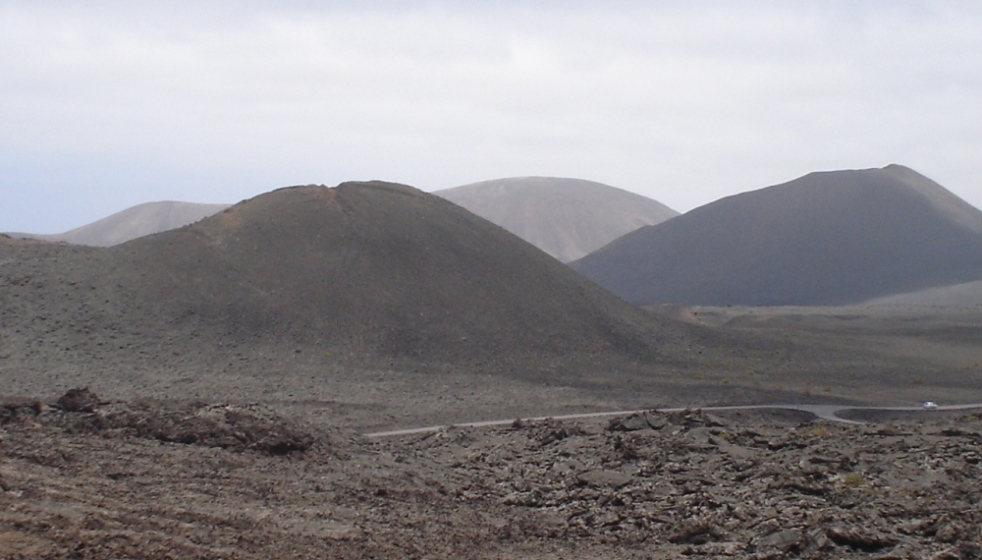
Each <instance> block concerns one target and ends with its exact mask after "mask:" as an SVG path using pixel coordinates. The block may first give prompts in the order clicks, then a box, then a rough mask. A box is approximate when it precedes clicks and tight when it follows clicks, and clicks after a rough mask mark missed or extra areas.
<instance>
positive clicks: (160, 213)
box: [11, 201, 229, 247]
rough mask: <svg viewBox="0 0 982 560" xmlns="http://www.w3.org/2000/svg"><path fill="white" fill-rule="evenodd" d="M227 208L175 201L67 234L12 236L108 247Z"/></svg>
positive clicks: (134, 210)
mask: <svg viewBox="0 0 982 560" xmlns="http://www.w3.org/2000/svg"><path fill="white" fill-rule="evenodd" d="M228 207H229V205H228V204H200V203H195V202H176V201H163V202H147V203H145V204H138V205H136V206H133V207H131V208H127V209H126V210H123V211H121V212H117V213H115V214H112V215H111V216H107V217H105V218H103V219H101V220H98V221H95V222H92V223H91V224H87V225H84V226H81V227H77V228H75V229H73V230H70V231H66V232H64V233H55V234H50V235H47V234H32V233H22V234H11V235H13V236H15V237H29V238H32V239H43V240H45V241H64V242H67V243H72V244H74V245H92V246H95V247H109V246H112V245H118V244H120V243H124V242H126V241H129V240H131V239H136V238H137V237H143V236H145V235H151V234H154V233H160V232H162V231H167V230H171V229H177V228H179V227H183V226H186V225H188V224H192V223H194V222H197V221H198V220H201V219H203V218H207V217H208V216H211V215H213V214H217V213H219V212H221V211H222V210H224V209H226V208H228Z"/></svg>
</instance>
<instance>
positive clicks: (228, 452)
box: [0, 395, 982, 559]
mask: <svg viewBox="0 0 982 560" xmlns="http://www.w3.org/2000/svg"><path fill="white" fill-rule="evenodd" d="M83 396H84V395H83ZM70 410H75V411H70ZM0 411H2V413H0V451H2V454H0V457H2V459H0V489H2V491H0V504H2V507H0V557H3V558H89V559H97V558H121V557H145V558H149V557H152V558H611V557H619V558H682V557H691V556H697V557H704V558H789V557H791V558H939V559H940V558H978V557H979V556H980V554H982V539H980V534H979V532H978V527H979V526H980V524H982V505H980V498H982V495H980V492H982V489H980V487H979V486H978V483H977V481H978V479H979V476H980V475H982V420H980V418H979V417H978V416H958V417H953V418H952V417H938V418H937V419H936V420H931V421H927V422H918V423H911V422H891V423H887V424H870V425H865V426H859V427H855V426H842V425H836V424H827V423H820V422H810V421H808V420H807V419H806V418H804V417H802V416H800V415H797V414H792V413H774V414H764V413H761V412H741V413H729V414H727V415H725V416H714V415H709V414H705V413H700V412H698V411H692V412H685V413H680V414H672V415H662V414H654V413H650V414H648V415H642V416H637V417H627V418H617V419H614V420H612V421H610V422H608V423H599V422H593V423H573V422H557V421H545V422H536V423H522V422H516V423H515V424H514V425H512V426H510V427H506V428H497V429H459V428H451V429H448V430H445V431H442V432H439V433H435V434H429V435H425V436H413V437H406V438H396V439H380V440H366V439H363V438H361V437H358V436H357V435H355V434H353V433H350V432H342V431H338V430H325V429H323V428H318V427H316V426H313V425H310V424H306V423H302V422H298V421H296V420H291V419H289V418H284V417H282V416H280V415H278V414H277V413H275V412H274V411H272V410H270V409H268V408H266V407H262V406H258V405H251V406H245V405H228V404H219V403H210V404H206V403H188V402H182V403H177V402H161V401H141V402H114V403H103V402H101V400H100V399H98V398H97V397H94V396H93V397H92V398H88V399H81V400H79V399H78V398H76V399H74V400H72V399H67V400H66V399H62V401H61V403H60V404H58V403H51V404H43V403H37V402H29V401H22V402H8V403H7V404H6V405H4V406H3V407H2V408H0Z"/></svg>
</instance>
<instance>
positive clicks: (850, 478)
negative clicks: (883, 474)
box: [842, 471, 866, 488]
mask: <svg viewBox="0 0 982 560" xmlns="http://www.w3.org/2000/svg"><path fill="white" fill-rule="evenodd" d="M865 482H866V477H865V476H863V473H861V472H858V471H853V472H850V473H846V474H844V475H842V483H843V484H845V485H846V486H851V487H853V488H855V487H857V486H862V485H863V483H865Z"/></svg>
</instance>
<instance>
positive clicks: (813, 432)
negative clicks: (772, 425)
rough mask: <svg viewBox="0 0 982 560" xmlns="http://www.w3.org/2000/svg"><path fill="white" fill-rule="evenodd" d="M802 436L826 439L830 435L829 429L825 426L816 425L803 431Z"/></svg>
mask: <svg viewBox="0 0 982 560" xmlns="http://www.w3.org/2000/svg"><path fill="white" fill-rule="evenodd" d="M798 433H800V434H801V435H803V436H806V437H826V436H828V435H829V427H828V426H826V425H824V424H816V425H814V426H809V427H807V428H805V429H804V430H801V431H800V432H798Z"/></svg>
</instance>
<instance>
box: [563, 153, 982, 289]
mask: <svg viewBox="0 0 982 560" xmlns="http://www.w3.org/2000/svg"><path fill="white" fill-rule="evenodd" d="M571 266H572V267H573V268H574V269H576V270H578V271H579V272H581V273H582V274H584V275H585V276H587V277H588V278H590V279H592V280H593V281H595V282H597V283H598V284H600V285H601V286H603V287H605V288H607V289H609V290H611V291H612V292H614V293H615V294H617V295H619V296H620V297H622V298H623V299H625V300H627V301H629V302H631V303H634V304H637V305H648V304H657V303H667V302H672V303H685V304H707V305H727V304H743V305H835V304H843V303H857V302H862V301H865V300H868V299H872V298H877V297H882V296H886V295H890V294H896V293H903V292H911V291H916V290H922V289H925V288H930V287H934V286H944V285H951V284H957V283H963V282H971V281H974V280H979V279H982V212H980V211H979V210H978V209H976V208H974V207H972V206H971V205H969V204H968V203H966V202H964V201H962V200H961V199H959V198H958V197H956V196H955V195H954V194H952V193H951V192H949V191H947V190H946V189H944V187H942V186H941V185H939V184H937V183H935V182H934V181H931V180H930V179H928V178H927V177H924V176H923V175H920V174H919V173H917V172H915V171H913V170H911V169H909V168H906V167H903V166H900V165H889V166H887V167H884V168H882V169H863V170H846V171H830V172H817V173H810V174H808V175H805V176H804V177H801V178H799V179H795V180H793V181H790V182H788V183H784V184H781V185H776V186H773V187H768V188H765V189H761V190H757V191H753V192H748V193H743V194H738V195H734V196H730V197H727V198H724V199H721V200H718V201H716V202H713V203H710V204H707V205H705V206H702V207H699V208H696V209H694V210H692V211H690V212H688V213H686V214H684V215H682V216H679V217H677V218H674V219H672V220H669V221H667V222H664V223H661V224H658V225H655V226H649V227H645V228H642V229H640V230H638V231H635V232H633V233H630V234H627V235H625V236H624V237H622V238H620V239H618V240H616V241H615V242H613V243H611V244H610V245H608V246H606V247H604V248H603V249H601V250H599V251H596V252H595V253H592V254H590V255H588V256H587V257H585V258H583V259H580V260H578V261H576V262H573V263H571Z"/></svg>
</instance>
